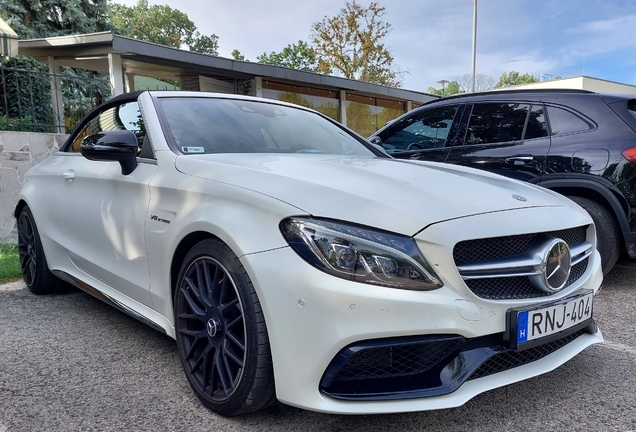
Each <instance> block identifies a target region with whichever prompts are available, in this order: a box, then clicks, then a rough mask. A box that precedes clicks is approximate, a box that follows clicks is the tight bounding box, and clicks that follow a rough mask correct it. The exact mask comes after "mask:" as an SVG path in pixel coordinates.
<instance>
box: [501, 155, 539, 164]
mask: <svg viewBox="0 0 636 432" xmlns="http://www.w3.org/2000/svg"><path fill="white" fill-rule="evenodd" d="M533 160H534V156H512V157H509V158H506V163H509V164H513V165H525V164H527V163H528V162H532V161H533Z"/></svg>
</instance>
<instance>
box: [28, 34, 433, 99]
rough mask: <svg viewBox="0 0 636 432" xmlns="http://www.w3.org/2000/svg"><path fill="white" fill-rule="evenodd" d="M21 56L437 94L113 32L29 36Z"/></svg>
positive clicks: (395, 94)
mask: <svg viewBox="0 0 636 432" xmlns="http://www.w3.org/2000/svg"><path fill="white" fill-rule="evenodd" d="M19 50H20V55H25V56H32V57H35V58H36V59H37V60H38V61H40V62H42V63H49V59H50V58H54V60H55V63H56V64H57V65H60V66H67V67H72V68H77V69H88V70H94V71H100V72H111V73H112V71H110V69H109V54H111V55H117V56H119V57H120V58H121V66H122V68H123V69H124V72H125V73H126V74H134V75H142V76H149V77H152V78H158V79H173V80H174V79H178V78H179V77H180V76H192V75H203V76H209V77H212V78H215V79H218V80H227V81H234V80H245V79H252V78H255V77H261V78H263V79H267V80H275V81H279V82H284V83H288V84H293V85H302V86H308V87H316V88H324V89H329V90H344V91H346V92H354V93H357V94H364V95H368V96H372V97H379V98H382V97H384V98H388V99H397V100H402V101H413V102H418V103H424V102H428V101H430V100H432V99H435V98H436V96H433V95H430V94H428V93H421V92H414V91H409V90H405V89H400V88H394V87H386V86H382V85H378V84H371V83H367V82H363V81H357V80H352V79H347V78H340V77H335V76H330V75H322V74H318V73H312V72H305V71H299V70H295V69H290V68H286V67H281V66H272V65H265V64H261V63H254V62H247V61H239V60H233V59H227V58H223V57H215V56H211V55H207V54H199V53H195V52H191V51H185V50H180V49H176V48H171V47H167V46H163V45H158V44H154V43H150V42H145V41H140V40H137V39H132V38H128V37H124V36H120V35H116V34H114V33H112V32H101V33H91V34H84V35H73V36H59V37H52V38H45V39H29V40H21V41H20V42H19Z"/></svg>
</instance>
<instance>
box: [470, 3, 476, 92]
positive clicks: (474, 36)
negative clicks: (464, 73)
mask: <svg viewBox="0 0 636 432" xmlns="http://www.w3.org/2000/svg"><path fill="white" fill-rule="evenodd" d="M473 4H474V8H473V76H472V78H471V80H470V81H471V82H470V92H471V93H474V92H475V63H476V58H477V0H473Z"/></svg>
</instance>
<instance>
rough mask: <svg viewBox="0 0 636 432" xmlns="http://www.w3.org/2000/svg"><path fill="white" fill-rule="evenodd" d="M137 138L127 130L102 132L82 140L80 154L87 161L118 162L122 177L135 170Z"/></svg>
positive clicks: (137, 147)
mask: <svg viewBox="0 0 636 432" xmlns="http://www.w3.org/2000/svg"><path fill="white" fill-rule="evenodd" d="M138 149H139V142H138V141H137V136H136V135H135V134H134V133H133V132H131V131H129V130H112V131H104V132H100V133H97V134H93V135H89V136H87V137H86V138H84V139H83V140H82V145H81V146H80V153H82V156H84V157H85V158H86V159H88V160H92V161H105V162H119V165H121V173H122V175H128V174H130V173H132V172H133V171H134V170H135V168H137V151H138Z"/></svg>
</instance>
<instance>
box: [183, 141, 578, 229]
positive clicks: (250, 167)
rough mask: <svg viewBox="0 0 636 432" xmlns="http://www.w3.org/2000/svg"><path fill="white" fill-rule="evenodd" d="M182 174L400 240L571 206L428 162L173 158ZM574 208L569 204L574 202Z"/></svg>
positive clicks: (521, 186)
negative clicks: (474, 218)
mask: <svg viewBox="0 0 636 432" xmlns="http://www.w3.org/2000/svg"><path fill="white" fill-rule="evenodd" d="M175 164H176V168H177V170H179V171H180V172H182V173H184V174H188V175H192V176H196V177H200V178H205V179H208V180H212V181H217V182H222V183H225V184H228V185H233V186H237V187H240V188H244V189H249V190H252V191H255V192H258V193H261V194H265V195H268V196H270V197H272V198H275V199H278V200H281V201H284V202H286V203H288V204H290V205H292V206H294V207H296V208H298V209H299V214H301V213H308V214H310V215H312V216H314V217H324V218H332V219H339V220H344V221H350V222H354V223H358V224H362V225H368V226H372V227H376V228H380V229H384V230H388V231H393V232H396V233H401V234H405V235H414V234H415V233H417V232H419V231H420V230H422V229H423V228H425V227H427V226H429V225H431V224H433V223H436V222H441V221H445V220H450V219H457V218H461V217H466V216H470V215H476V214H481V213H489V212H498V211H505V210H511V209H519V208H524V207H537V206H562V205H568V201H567V200H566V199H564V198H563V197H561V196H559V195H556V194H554V193H549V192H546V191H545V190H543V189H540V188H538V187H536V186H532V185H529V184H526V183H521V182H517V181H514V180H509V179H506V178H504V177H501V176H497V175H493V174H489V173H486V172H482V171H478V170H474V169H470V168H465V167H458V166H455V165H447V164H438V163H432V162H415V161H406V160H396V159H384V158H376V157H359V156H335V155H316V154H297V155H296V154H289V155H287V154H286V155H278V154H276V155H271V154H237V153H235V154H214V155H187V156H179V157H177V159H176V162H175ZM572 205H573V204H572Z"/></svg>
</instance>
